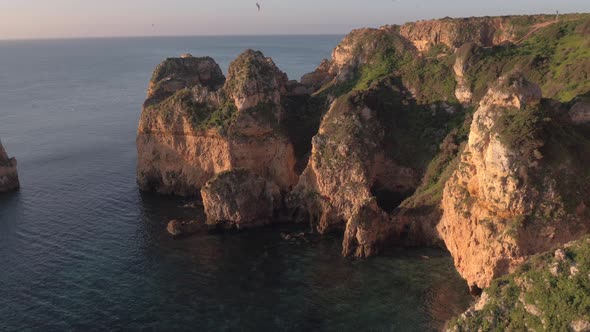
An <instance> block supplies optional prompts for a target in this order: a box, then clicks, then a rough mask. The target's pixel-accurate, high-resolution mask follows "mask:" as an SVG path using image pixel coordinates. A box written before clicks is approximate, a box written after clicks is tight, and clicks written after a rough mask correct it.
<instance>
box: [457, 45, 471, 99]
mask: <svg viewBox="0 0 590 332" xmlns="http://www.w3.org/2000/svg"><path fill="white" fill-rule="evenodd" d="M475 47H476V46H475V44H474V43H465V44H464V45H462V46H461V47H460V48H459V49H458V50H457V52H455V56H456V59H455V64H454V65H453V71H454V72H455V77H456V80H457V86H456V88H455V97H456V98H457V100H458V101H459V102H460V103H462V104H471V102H472V101H473V92H472V91H471V87H470V86H469V82H468V81H467V78H466V76H467V74H466V72H467V67H468V66H469V64H470V60H471V57H472V56H473V52H474V49H475Z"/></svg>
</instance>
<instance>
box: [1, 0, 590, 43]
mask: <svg viewBox="0 0 590 332" xmlns="http://www.w3.org/2000/svg"><path fill="white" fill-rule="evenodd" d="M256 1H257V0H210V1H204V0H0V39H23V38H56V37H57V38H61V37H90V36H92V37H98V36H160V35H219V34H231V35H238V34H321V33H326V34H328V33H339V34H344V33H347V32H348V31H349V30H350V29H352V28H357V27H364V26H371V27H377V26H380V25H384V24H395V23H404V22H407V21H415V20H418V19H428V18H439V17H444V16H451V17H462V16H484V15H505V14H533V13H554V12H555V10H556V9H559V10H560V12H564V13H565V12H590V0H486V1H480V0H446V1H441V0H338V1H333V0H258V1H259V2H260V4H261V5H262V11H261V12H260V13H258V12H257V10H256ZM152 24H153V26H152Z"/></svg>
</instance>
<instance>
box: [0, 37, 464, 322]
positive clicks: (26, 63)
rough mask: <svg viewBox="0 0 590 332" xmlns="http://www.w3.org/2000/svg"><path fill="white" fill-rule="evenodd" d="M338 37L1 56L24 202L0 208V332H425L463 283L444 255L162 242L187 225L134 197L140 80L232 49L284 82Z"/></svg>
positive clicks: (259, 234)
mask: <svg viewBox="0 0 590 332" xmlns="http://www.w3.org/2000/svg"><path fill="white" fill-rule="evenodd" d="M341 38H342V36H313V37H311V36H292V37H182V38H137V39H91V40H52V41H21V42H0V138H1V139H2V141H3V143H4V145H5V147H6V149H7V150H8V152H9V154H10V155H13V156H16V157H17V159H18V161H19V175H20V178H21V185H22V189H21V191H20V192H18V193H15V194H7V195H1V196H0V330H1V331H22V330H41V331H54V330H58V331H61V330H170V329H177V330H214V331H217V330H246V331H263V330H275V331H276V330H293V331H298V330H303V329H308V330H332V331H345V330H385V331H387V330H389V331H424V330H432V329H437V328H439V327H440V326H441V324H442V321H444V320H445V319H447V318H448V317H449V316H450V315H452V314H454V313H458V312H460V311H462V310H463V309H464V308H465V306H466V304H467V301H468V300H469V299H468V295H467V290H466V284H465V283H464V282H463V281H462V280H461V279H460V278H459V277H458V275H457V273H456V272H455V271H454V269H453V267H452V260H451V258H450V257H449V256H448V254H446V253H445V252H442V251H438V250H433V249H411V250H410V249H392V250H390V251H389V252H387V253H386V254H385V255H383V256H381V257H376V258H372V259H368V260H354V259H344V258H342V257H340V250H341V247H340V238H339V236H337V235H335V236H328V237H326V238H323V239H316V238H311V239H310V241H309V242H306V243H291V242H286V241H284V240H282V239H281V237H280V235H279V234H280V232H281V231H284V230H282V229H278V228H266V229H262V230H256V231H250V232H245V233H232V234H217V235H207V236H197V237H193V238H187V239H183V240H177V241H175V240H172V239H171V238H170V237H168V236H167V235H166V233H165V226H166V223H167V221H168V220H170V219H172V218H191V217H192V216H194V215H195V214H196V213H201V212H200V211H197V210H194V209H187V208H183V207H182V206H183V205H184V204H185V203H186V201H185V200H184V199H182V198H174V197H163V196H157V195H152V194H141V193H140V192H139V191H138V189H137V186H136V183H135V161H136V151H135V131H136V128H137V123H138V120H139V115H140V111H141V104H142V102H143V99H144V98H145V91H146V88H147V83H148V80H149V77H150V75H151V71H152V70H153V68H154V67H155V66H156V65H157V64H158V63H159V62H160V61H161V60H162V59H163V58H165V57H168V56H177V55H179V54H181V53H185V52H190V53H192V54H193V55H195V56H199V55H209V56H213V57H214V58H215V59H216V60H217V61H218V62H219V63H220V64H221V66H222V68H223V69H224V70H225V69H226V68H227V65H228V64H229V61H231V59H233V58H234V57H235V56H236V55H238V54H239V53H240V52H241V51H243V50H244V49H246V48H254V49H260V50H262V51H263V52H264V53H265V54H266V55H267V56H272V57H273V59H274V60H275V62H276V63H277V65H278V66H279V67H280V68H281V69H282V70H284V71H286V72H287V73H288V74H289V77H291V78H298V77H300V76H301V75H302V74H303V73H305V72H309V71H312V70H313V69H314V68H315V67H316V66H317V65H318V64H319V63H320V61H321V60H322V58H325V57H329V56H330V52H331V49H332V48H333V47H334V46H335V45H336V44H337V43H338V42H339V40H340V39H341Z"/></svg>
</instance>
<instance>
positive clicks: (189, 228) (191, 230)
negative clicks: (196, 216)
mask: <svg viewBox="0 0 590 332" xmlns="http://www.w3.org/2000/svg"><path fill="white" fill-rule="evenodd" d="M208 229H209V227H208V226H207V224H206V223H205V222H204V221H194V220H191V221H180V220H171V221H170V222H169V223H168V226H167V227H166V230H167V231H168V233H169V234H170V235H172V236H174V237H184V236H188V235H192V234H196V233H200V232H205V231H207V230H208Z"/></svg>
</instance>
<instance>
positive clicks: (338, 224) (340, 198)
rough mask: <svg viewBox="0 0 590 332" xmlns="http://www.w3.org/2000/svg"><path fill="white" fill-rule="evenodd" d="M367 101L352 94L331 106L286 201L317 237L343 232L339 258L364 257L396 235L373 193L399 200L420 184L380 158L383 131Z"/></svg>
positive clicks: (364, 96) (413, 174)
mask: <svg viewBox="0 0 590 332" xmlns="http://www.w3.org/2000/svg"><path fill="white" fill-rule="evenodd" d="M370 99H371V94H365V93H356V94H355V93H353V94H352V95H348V96H343V97H340V98H338V99H336V100H335V101H334V102H333V103H332V105H331V107H330V110H329V111H328V113H326V115H325V116H324V118H323V121H322V123H321V125H320V129H319V132H318V134H317V135H316V136H315V137H314V138H313V140H312V151H311V156H310V158H309V162H308V165H307V168H306V169H305V171H304V172H303V174H302V175H301V177H300V180H299V183H298V184H297V186H296V187H295V188H294V190H293V192H292V193H291V194H290V196H289V204H290V206H291V208H292V209H293V210H296V211H298V213H297V214H298V217H299V218H301V219H303V220H304V221H309V222H310V223H311V225H312V227H313V228H315V229H316V230H317V231H318V232H320V233H324V232H328V231H331V230H335V229H344V228H346V233H345V240H344V250H343V253H344V255H352V254H354V255H357V256H363V257H364V256H368V255H371V254H374V253H375V252H377V251H378V249H379V248H380V245H381V244H383V242H384V241H383V239H385V238H389V237H392V236H394V235H395V234H394V233H395V232H396V230H397V229H396V226H395V225H394V224H393V223H392V222H391V221H390V220H389V216H388V215H387V213H385V212H384V211H383V210H382V208H381V207H379V206H378V205H377V203H376V199H375V197H374V196H375V195H376V193H375V191H376V189H377V188H378V189H379V190H386V191H388V192H393V193H398V194H399V195H404V194H405V193H407V192H411V191H412V190H414V189H415V188H416V186H417V182H418V180H419V175H418V173H417V172H416V171H415V170H414V169H412V168H410V167H407V166H402V165H401V164H399V163H398V162H397V161H396V160H395V158H394V157H393V156H391V155H389V154H386V153H385V151H384V147H385V144H386V136H385V133H386V130H387V128H386V127H385V126H383V125H382V124H381V123H380V121H379V111H378V110H377V109H374V108H373V109H372V108H371V106H370V102H369V100H370ZM368 202H371V203H370V204H369V203H368ZM369 211H372V212H371V213H369ZM369 217H371V218H370V219H371V220H368V219H369ZM367 225H373V226H376V227H370V226H367ZM377 226H378V227H377Z"/></svg>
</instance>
